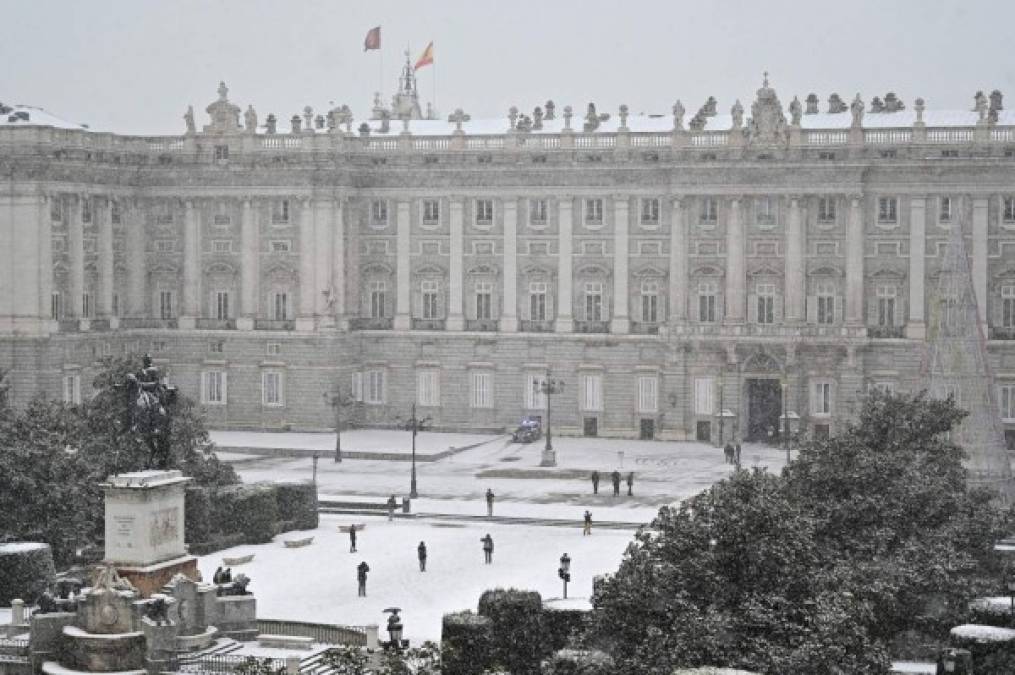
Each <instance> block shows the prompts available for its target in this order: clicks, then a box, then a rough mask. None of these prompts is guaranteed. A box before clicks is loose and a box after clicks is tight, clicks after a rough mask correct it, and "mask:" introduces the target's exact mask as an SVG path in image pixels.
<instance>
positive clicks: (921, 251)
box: [906, 196, 961, 340]
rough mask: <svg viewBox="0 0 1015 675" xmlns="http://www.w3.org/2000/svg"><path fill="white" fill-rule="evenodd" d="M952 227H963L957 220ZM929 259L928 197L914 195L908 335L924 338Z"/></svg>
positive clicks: (910, 240)
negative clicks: (926, 279) (925, 268)
mask: <svg viewBox="0 0 1015 675" xmlns="http://www.w3.org/2000/svg"><path fill="white" fill-rule="evenodd" d="M952 227H961V224H960V223H958V222H956V223H954V224H953V225H952ZM926 259H927V198H926V197H924V196H913V197H910V200H909V320H908V321H907V322H906V337H907V338H912V339H915V340H922V339H924V338H925V337H927V324H926V323H925V321H924V311H923V309H924V297H925V295H924V285H925V284H924V280H925V270H924V267H925V263H926Z"/></svg>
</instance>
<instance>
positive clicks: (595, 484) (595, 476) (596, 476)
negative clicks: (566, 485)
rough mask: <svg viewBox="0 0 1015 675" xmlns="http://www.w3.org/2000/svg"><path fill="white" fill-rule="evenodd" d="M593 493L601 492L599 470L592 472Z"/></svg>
mask: <svg viewBox="0 0 1015 675" xmlns="http://www.w3.org/2000/svg"><path fill="white" fill-rule="evenodd" d="M592 494H594V495H597V494H599V472H598V471H593V472H592Z"/></svg>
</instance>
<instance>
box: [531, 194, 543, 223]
mask: <svg viewBox="0 0 1015 675" xmlns="http://www.w3.org/2000/svg"><path fill="white" fill-rule="evenodd" d="M546 214H547V207H546V200H545V199H530V200H529V224H530V225H546V221H547V218H546Z"/></svg>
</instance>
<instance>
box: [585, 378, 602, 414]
mask: <svg viewBox="0 0 1015 675" xmlns="http://www.w3.org/2000/svg"><path fill="white" fill-rule="evenodd" d="M582 394H583V395H582V410H586V411H589V412H598V411H600V410H602V409H603V376H602V375H601V374H599V373H590V374H587V375H582Z"/></svg>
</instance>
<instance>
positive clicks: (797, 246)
mask: <svg viewBox="0 0 1015 675" xmlns="http://www.w3.org/2000/svg"><path fill="white" fill-rule="evenodd" d="M785 260H786V270H785V280H786V288H785V289H784V295H785V298H786V308H785V317H786V322H787V323H800V322H802V321H803V320H804V318H805V316H806V314H805V310H804V298H805V294H804V283H805V279H804V228H803V217H802V214H801V213H800V198H799V197H796V196H793V197H790V199H789V217H788V218H787V221H786V258H785Z"/></svg>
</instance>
